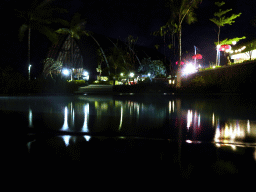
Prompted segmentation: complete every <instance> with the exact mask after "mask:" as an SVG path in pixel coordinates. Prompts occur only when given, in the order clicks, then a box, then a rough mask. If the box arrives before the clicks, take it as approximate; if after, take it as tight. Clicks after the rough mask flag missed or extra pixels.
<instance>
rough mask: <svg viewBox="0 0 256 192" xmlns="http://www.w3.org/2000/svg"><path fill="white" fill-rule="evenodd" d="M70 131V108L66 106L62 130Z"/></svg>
mask: <svg viewBox="0 0 256 192" xmlns="http://www.w3.org/2000/svg"><path fill="white" fill-rule="evenodd" d="M68 129H69V127H68V107H67V106H66V107H65V110H64V123H63V126H62V128H61V130H62V131H67V130H68Z"/></svg>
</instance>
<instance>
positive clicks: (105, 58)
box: [89, 34, 110, 75]
mask: <svg viewBox="0 0 256 192" xmlns="http://www.w3.org/2000/svg"><path fill="white" fill-rule="evenodd" d="M89 35H90V37H91V38H92V39H93V40H94V41H95V42H96V43H97V45H98V46H99V48H100V51H101V53H102V54H103V57H104V60H105V62H106V64H107V67H108V75H110V68H109V64H108V60H107V57H106V55H105V52H104V51H103V49H102V48H101V46H100V44H99V42H98V41H97V40H96V39H95V38H94V37H93V36H92V35H91V34H89Z"/></svg>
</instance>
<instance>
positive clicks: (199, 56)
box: [192, 54, 203, 59]
mask: <svg viewBox="0 0 256 192" xmlns="http://www.w3.org/2000/svg"><path fill="white" fill-rule="evenodd" d="M202 58H203V57H202V55H201V54H196V55H193V56H192V59H202Z"/></svg>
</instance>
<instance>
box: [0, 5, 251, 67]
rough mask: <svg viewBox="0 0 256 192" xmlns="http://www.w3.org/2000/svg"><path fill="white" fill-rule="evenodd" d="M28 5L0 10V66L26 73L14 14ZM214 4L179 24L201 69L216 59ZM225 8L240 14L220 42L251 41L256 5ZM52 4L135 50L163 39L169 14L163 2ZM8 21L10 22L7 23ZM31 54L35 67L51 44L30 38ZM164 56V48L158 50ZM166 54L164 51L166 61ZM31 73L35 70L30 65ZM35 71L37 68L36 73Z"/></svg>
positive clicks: (39, 37) (38, 37)
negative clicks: (159, 33)
mask: <svg viewBox="0 0 256 192" xmlns="http://www.w3.org/2000/svg"><path fill="white" fill-rule="evenodd" d="M27 2H28V1H20V0H1V2H0V11H1V14H2V17H1V18H2V19H3V22H2V23H3V26H4V28H2V29H4V30H1V32H0V33H1V39H2V46H1V50H2V57H1V60H0V62H1V64H2V65H7V64H8V65H9V64H11V65H12V66H15V68H17V69H18V70H20V71H23V72H24V71H26V62H27V42H26V41H23V42H22V43H20V42H19V41H18V29H19V26H20V25H21V24H22V23H21V22H20V21H18V20H17V19H16V18H15V16H14V14H13V13H14V12H13V9H14V8H18V9H19V8H20V7H22V6H26V5H27ZM214 2H215V1H213V0H203V1H202V3H201V4H199V7H198V9H197V10H196V13H197V18H198V21H197V22H196V23H194V24H191V25H187V24H185V23H184V24H183V30H182V48H183V51H184V52H186V51H187V52H188V53H189V54H193V52H194V45H195V46H197V47H198V48H199V50H198V53H201V54H202V55H203V58H204V62H205V65H208V64H209V61H214V60H215V54H216V53H215V46H214V41H217V33H216V31H217V27H216V26H215V24H213V23H212V22H211V21H209V19H210V18H212V17H213V14H214V12H216V11H217V10H218V9H217V7H216V6H215V5H214ZM225 2H226V5H225V7H224V8H223V9H227V8H232V9H233V11H232V13H239V12H242V15H241V17H239V18H237V19H236V22H235V23H234V24H233V25H232V26H225V27H223V28H222V29H221V37H220V38H221V39H225V38H233V37H240V36H244V35H245V36H247V37H249V38H255V35H256V34H255V32H256V27H253V26H252V25H251V23H250V21H251V20H252V19H253V17H254V16H256V3H255V0H226V1H225ZM54 4H55V5H58V6H60V7H63V8H66V9H68V11H69V13H68V14H67V15H63V17H65V18H66V19H70V18H71V16H72V15H73V14H74V13H75V12H79V13H81V14H82V16H83V17H85V18H87V25H86V28H87V29H88V30H90V31H92V32H95V33H100V34H103V35H106V36H109V37H113V38H119V39H121V40H124V39H125V38H126V37H127V36H128V35H133V36H134V37H138V42H137V44H138V45H142V46H146V47H154V45H155V44H160V43H162V42H163V39H161V38H160V37H155V36H153V35H152V32H154V31H156V30H158V29H159V27H160V26H162V25H164V24H165V23H166V22H167V21H168V19H169V15H170V13H169V10H168V8H165V6H164V0H150V1H149V0H137V1H134V0H120V1H119V0H93V1H85V0H55V2H54ZM9 18H11V19H9ZM31 44H32V47H31V49H33V50H32V51H31V62H32V64H33V63H36V64H37V65H42V64H41V63H39V62H40V61H41V60H43V59H44V57H45V56H46V53H47V50H48V48H49V46H50V45H51V44H50V42H49V41H48V40H47V39H46V38H45V37H43V36H42V35H40V34H38V33H37V32H34V33H33V36H32V37H31ZM160 51H161V52H162V53H164V49H163V46H162V49H160ZM169 52H170V51H169V50H168V49H165V53H166V55H167V56H169V55H170V54H168V53H169ZM34 68H36V66H35V64H34ZM34 70H36V69H34Z"/></svg>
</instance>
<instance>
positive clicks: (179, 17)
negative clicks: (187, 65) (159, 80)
mask: <svg viewBox="0 0 256 192" xmlns="http://www.w3.org/2000/svg"><path fill="white" fill-rule="evenodd" d="M201 1H202V0H168V2H167V6H168V7H169V8H170V12H171V19H170V20H169V22H170V23H171V24H172V25H173V26H174V27H175V28H176V30H177V32H178V37H179V64H178V74H177V87H180V86H181V71H180V70H181V56H182V52H181V48H182V47H181V29H182V23H183V21H184V20H186V22H187V23H188V24H191V23H193V22H195V21H196V20H197V19H196V15H195V12H194V10H195V8H197V5H198V3H199V2H201Z"/></svg>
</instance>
